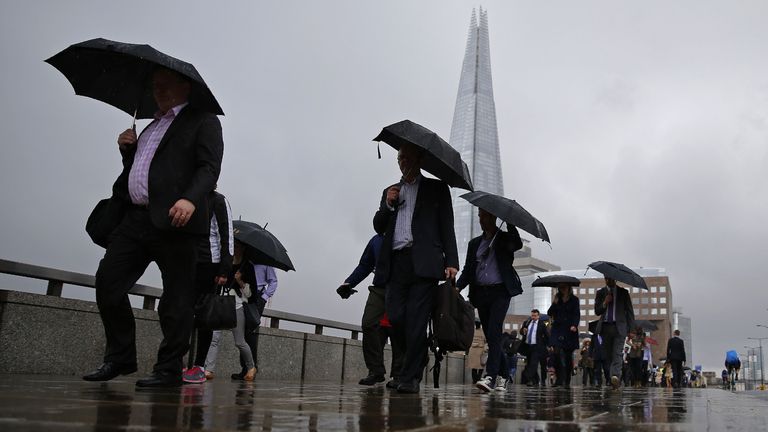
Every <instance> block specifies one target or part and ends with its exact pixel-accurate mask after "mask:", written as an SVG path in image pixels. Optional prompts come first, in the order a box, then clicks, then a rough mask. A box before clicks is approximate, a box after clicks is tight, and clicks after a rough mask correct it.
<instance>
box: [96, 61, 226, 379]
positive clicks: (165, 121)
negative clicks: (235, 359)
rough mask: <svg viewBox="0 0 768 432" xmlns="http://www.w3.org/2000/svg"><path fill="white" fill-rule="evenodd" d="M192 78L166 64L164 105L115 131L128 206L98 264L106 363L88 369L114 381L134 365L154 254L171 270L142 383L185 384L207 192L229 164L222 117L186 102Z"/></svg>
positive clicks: (158, 94)
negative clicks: (144, 280) (132, 296)
mask: <svg viewBox="0 0 768 432" xmlns="http://www.w3.org/2000/svg"><path fill="white" fill-rule="evenodd" d="M190 86H191V84H190V83H189V81H188V80H187V79H186V78H184V77H183V76H182V75H180V74H178V73H176V72H173V71H170V70H168V69H164V68H158V69H157V70H156V71H155V72H154V73H153V76H152V91H153V94H154V98H155V101H156V102H157V106H158V108H159V110H158V113H157V115H156V118H155V120H154V121H153V122H152V123H150V124H149V126H147V128H146V129H144V131H143V132H142V134H141V136H139V137H137V136H136V132H135V131H134V130H132V129H128V130H126V131H125V132H123V133H121V134H120V136H119V137H118V139H117V143H118V144H119V146H120V153H121V154H122V158H123V171H122V173H121V174H120V176H119V177H118V178H117V181H116V182H115V184H114V186H113V188H112V191H113V199H117V200H121V201H122V202H124V203H125V205H126V207H127V208H128V210H127V211H126V213H125V215H124V216H123V218H122V221H121V222H120V224H119V225H118V227H117V228H115V230H114V231H113V232H112V234H111V235H110V237H109V244H108V245H107V250H106V253H105V254H104V258H103V259H102V260H101V262H100V263H99V268H98V270H97V272H96V303H97V304H98V306H99V313H100V314H101V320H102V322H103V324H104V331H105V333H106V340H107V346H106V351H105V354H104V363H103V364H102V365H101V366H100V367H99V368H98V369H96V370H95V371H93V372H91V373H89V374H88V375H85V376H84V377H83V379H85V380H88V381H107V380H110V379H112V378H114V377H116V376H118V375H126V374H129V373H133V372H135V371H136V324H135V322H134V317H133V311H132V309H131V304H130V302H129V301H128V291H129V290H130V289H131V287H132V286H133V285H134V284H135V283H136V281H137V280H138V279H139V277H141V275H142V274H143V273H144V271H145V270H146V268H147V266H149V263H150V262H152V261H154V262H155V263H156V264H157V266H158V267H159V268H160V272H161V273H162V277H163V296H162V298H161V299H160V304H159V306H158V314H159V317H160V328H161V329H162V332H163V341H162V343H161V344H160V348H159V350H158V354H157V362H156V363H155V365H154V368H153V372H152V376H151V377H149V378H147V379H143V380H139V381H138V382H137V383H136V385H137V386H140V387H163V386H179V385H181V370H182V357H183V356H184V354H186V352H187V350H188V349H189V338H190V332H191V329H192V321H193V306H194V301H195V295H194V290H193V286H194V277H195V264H196V260H197V250H196V246H197V244H198V242H199V241H200V239H201V238H202V237H204V236H205V235H207V234H208V233H209V231H210V220H209V218H208V216H209V214H210V213H209V210H208V200H207V197H208V194H209V193H210V192H211V191H212V190H213V189H214V186H215V185H216V181H217V179H218V177H219V171H220V169H221V159H222V154H223V149H224V145H223V142H222V136H221V124H220V123H219V120H218V118H217V117H216V116H215V115H213V114H209V113H206V112H203V111H200V110H197V109H195V108H194V107H193V106H190V105H189V104H188V100H189V93H190Z"/></svg>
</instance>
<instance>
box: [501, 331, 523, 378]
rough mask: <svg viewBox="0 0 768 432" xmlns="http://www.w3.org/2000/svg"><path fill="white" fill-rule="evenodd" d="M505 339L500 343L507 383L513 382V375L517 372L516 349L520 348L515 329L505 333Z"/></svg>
mask: <svg viewBox="0 0 768 432" xmlns="http://www.w3.org/2000/svg"><path fill="white" fill-rule="evenodd" d="M505 335H507V336H506V339H505V341H504V343H503V345H502V349H503V351H504V354H505V359H506V367H507V371H508V372H507V376H508V377H509V378H508V379H507V381H508V382H507V384H514V382H515V375H516V374H517V359H518V354H517V353H518V351H519V349H520V343H521V341H520V340H519V339H518V338H517V330H512V331H511V332H509V333H505Z"/></svg>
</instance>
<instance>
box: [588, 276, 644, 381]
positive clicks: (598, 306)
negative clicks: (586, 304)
mask: <svg viewBox="0 0 768 432" xmlns="http://www.w3.org/2000/svg"><path fill="white" fill-rule="evenodd" d="M605 285H606V286H605V287H603V288H600V289H599V290H598V291H597V294H596V295H595V315H598V316H600V322H599V323H598V329H597V333H598V334H599V335H600V336H601V337H602V339H603V346H604V347H605V354H606V361H607V362H609V363H610V365H611V367H610V370H611V385H612V386H613V388H614V389H616V388H618V387H619V384H620V377H621V368H622V365H623V357H622V355H623V350H624V340H625V339H626V338H627V334H629V329H631V328H634V322H635V312H634V309H633V308H632V300H631V299H630V297H629V291H627V290H626V289H624V288H621V287H619V286H618V285H616V279H613V278H610V277H608V276H605Z"/></svg>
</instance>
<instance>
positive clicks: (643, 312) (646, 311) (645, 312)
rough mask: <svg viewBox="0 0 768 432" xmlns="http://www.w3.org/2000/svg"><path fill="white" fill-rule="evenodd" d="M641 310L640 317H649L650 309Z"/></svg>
mask: <svg viewBox="0 0 768 432" xmlns="http://www.w3.org/2000/svg"><path fill="white" fill-rule="evenodd" d="M641 310H642V312H640V315H648V309H645V308H643V309H641Z"/></svg>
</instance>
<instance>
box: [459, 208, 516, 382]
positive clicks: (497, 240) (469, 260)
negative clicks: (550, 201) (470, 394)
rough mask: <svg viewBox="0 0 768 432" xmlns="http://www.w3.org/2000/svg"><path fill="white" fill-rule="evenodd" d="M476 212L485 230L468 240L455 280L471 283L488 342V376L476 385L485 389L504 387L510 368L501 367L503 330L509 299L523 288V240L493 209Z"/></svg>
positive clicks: (471, 294)
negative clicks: (519, 260)
mask: <svg viewBox="0 0 768 432" xmlns="http://www.w3.org/2000/svg"><path fill="white" fill-rule="evenodd" d="M477 216H478V219H479V220H480V229H482V230H483V234H482V235H480V236H478V237H475V238H473V239H472V240H470V241H469V244H468V246H467V257H466V261H465V264H464V270H462V272H461V277H459V279H458V280H457V281H456V288H458V289H459V291H461V290H463V289H464V288H466V287H467V286H469V302H470V303H472V306H474V307H475V308H477V314H478V316H479V317H480V323H481V325H482V329H483V333H484V334H485V341H486V343H487V344H488V364H487V365H486V368H485V376H484V377H483V378H482V379H480V380H478V381H476V383H475V385H476V386H477V388H479V389H480V390H482V391H484V392H489V391H491V390H493V389H495V388H497V387H498V390H499V391H504V390H506V377H505V376H506V375H507V370H506V367H501V366H502V363H503V356H504V353H503V352H502V349H501V334H502V332H503V331H504V328H503V327H504V318H505V317H506V316H507V311H508V310H509V302H510V300H511V299H512V297H513V296H516V295H519V294H521V293H522V292H523V289H522V286H521V284H520V278H519V277H518V276H517V272H516V271H515V268H514V267H513V261H514V256H515V251H516V250H519V249H521V248H522V247H523V241H522V240H521V239H520V233H518V231H517V228H515V227H514V226H511V225H507V231H502V230H500V229H499V228H498V227H497V226H496V216H494V215H492V214H491V213H489V212H487V211H485V210H483V209H478V211H477Z"/></svg>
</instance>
